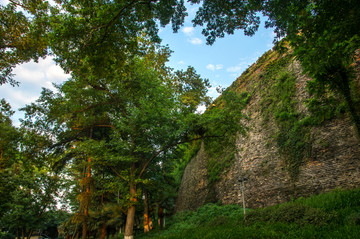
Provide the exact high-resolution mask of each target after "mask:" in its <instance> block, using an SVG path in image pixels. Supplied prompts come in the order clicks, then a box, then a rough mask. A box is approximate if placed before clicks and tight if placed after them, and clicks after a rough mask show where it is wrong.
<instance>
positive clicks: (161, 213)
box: [158, 206, 164, 229]
mask: <svg viewBox="0 0 360 239" xmlns="http://www.w3.org/2000/svg"><path fill="white" fill-rule="evenodd" d="M158 224H159V226H160V229H162V228H163V227H164V208H163V207H162V206H159V210H158Z"/></svg>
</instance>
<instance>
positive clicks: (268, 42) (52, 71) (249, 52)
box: [0, 0, 274, 126]
mask: <svg viewBox="0 0 360 239" xmlns="http://www.w3.org/2000/svg"><path fill="white" fill-rule="evenodd" d="M6 3H7V1H6V0H0V4H1V5H3V4H6ZM187 7H188V11H189V17H187V18H186V20H185V24H184V27H182V28H181V29H180V30H179V32H178V33H176V34H175V33H173V32H172V30H171V27H170V26H167V27H166V28H161V30H160V33H159V35H160V37H161V38H162V39H163V41H162V44H163V45H168V46H169V47H170V49H171V50H172V51H173V54H172V56H171V58H170V61H169V63H168V65H169V66H170V67H172V68H174V69H175V70H180V69H184V70H185V69H186V68H187V67H188V66H193V67H194V68H195V69H196V71H197V73H198V74H200V75H201V76H202V77H203V78H207V79H209V81H210V83H211V84H212V86H213V87H212V88H211V89H210V90H209V95H210V96H212V97H214V98H216V97H217V96H218V94H217V93H216V90H215V88H216V87H217V86H219V85H220V86H222V87H225V88H226V87H228V86H229V85H231V83H232V82H233V81H235V80H236V78H237V77H239V76H240V75H241V73H242V72H243V71H244V70H245V69H246V68H248V66H250V65H251V64H253V63H254V62H255V61H256V60H257V59H258V58H259V57H260V56H261V55H262V54H264V53H265V52H266V51H268V50H269V49H271V48H272V47H273V44H272V41H273V39H274V34H273V31H272V30H271V29H265V28H264V27H261V28H260V29H259V31H258V32H257V33H256V34H255V36H253V37H248V36H244V34H243V32H242V31H237V32H236V33H235V34H234V35H226V36H225V38H221V39H217V40H216V42H215V43H214V44H213V45H212V46H209V45H206V40H205V37H204V36H203V35H202V34H201V29H200V28H198V27H197V28H193V27H192V23H191V19H192V18H193V16H194V14H195V12H196V9H197V7H195V6H191V5H188V6H187ZM14 74H15V75H16V76H15V79H16V80H18V81H19V82H20V86H19V87H12V86H10V85H9V84H6V85H2V86H0V98H5V99H6V100H7V101H8V102H9V103H10V104H11V106H12V108H13V110H16V111H17V112H16V114H15V115H14V117H13V121H14V123H15V125H17V126H18V125H19V122H18V119H19V118H23V114H22V112H19V111H18V109H19V108H21V107H24V106H25V105H26V104H30V103H31V102H34V101H35V100H36V99H37V98H38V97H39V95H40V92H41V89H42V87H45V88H50V89H53V87H52V83H61V82H63V81H65V80H66V79H68V78H69V76H68V75H65V74H64V72H63V71H62V69H61V68H60V67H59V66H56V65H55V64H54V63H53V61H52V59H51V58H50V57H47V58H46V59H40V60H39V62H38V63H34V62H30V63H26V64H22V65H19V66H17V67H16V68H15V70H14Z"/></svg>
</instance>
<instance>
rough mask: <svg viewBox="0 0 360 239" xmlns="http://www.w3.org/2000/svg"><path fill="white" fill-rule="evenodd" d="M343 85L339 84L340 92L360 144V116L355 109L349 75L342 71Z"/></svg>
mask: <svg viewBox="0 0 360 239" xmlns="http://www.w3.org/2000/svg"><path fill="white" fill-rule="evenodd" d="M340 77H341V83H340V84H339V88H340V91H341V93H342V95H343V97H344V99H345V102H346V105H347V107H348V111H349V113H350V118H351V120H352V122H353V123H354V126H355V131H356V136H357V138H358V141H359V142H360V115H359V112H358V111H357V109H356V107H355V103H354V100H353V98H352V96H351V90H350V85H349V75H348V74H347V73H346V71H345V70H344V71H340Z"/></svg>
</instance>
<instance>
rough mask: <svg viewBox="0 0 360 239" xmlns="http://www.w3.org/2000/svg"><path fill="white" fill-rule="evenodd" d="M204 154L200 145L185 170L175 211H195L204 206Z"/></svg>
mask: <svg viewBox="0 0 360 239" xmlns="http://www.w3.org/2000/svg"><path fill="white" fill-rule="evenodd" d="M206 162H207V159H206V154H205V151H204V145H203V144H202V145H201V147H200V150H199V152H198V153H197V155H196V156H195V157H194V158H192V159H191V161H190V162H189V163H188V165H187V166H186V168H185V171H184V174H183V177H182V180H181V185H180V188H179V192H178V200H177V202H176V208H175V210H176V211H183V210H195V209H196V208H198V207H201V206H202V205H204V204H205V201H206V197H207V194H208V192H209V189H208V184H209V183H208V178H207V169H206Z"/></svg>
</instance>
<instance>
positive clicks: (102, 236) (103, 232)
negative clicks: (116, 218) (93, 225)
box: [100, 222, 106, 239]
mask: <svg viewBox="0 0 360 239" xmlns="http://www.w3.org/2000/svg"><path fill="white" fill-rule="evenodd" d="M105 237H106V223H105V222H103V223H102V226H101V235H100V239H105Z"/></svg>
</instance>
